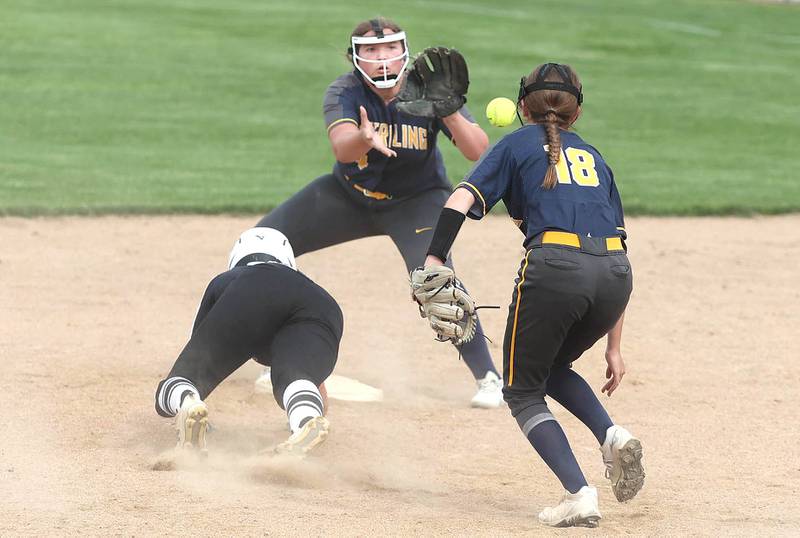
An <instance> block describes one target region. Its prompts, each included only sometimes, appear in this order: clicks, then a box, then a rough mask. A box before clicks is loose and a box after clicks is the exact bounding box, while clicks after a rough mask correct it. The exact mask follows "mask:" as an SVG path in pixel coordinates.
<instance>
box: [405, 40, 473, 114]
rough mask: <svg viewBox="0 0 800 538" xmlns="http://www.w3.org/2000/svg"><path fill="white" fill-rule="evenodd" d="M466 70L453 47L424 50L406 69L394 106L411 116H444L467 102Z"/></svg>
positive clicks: (467, 83) (467, 77)
mask: <svg viewBox="0 0 800 538" xmlns="http://www.w3.org/2000/svg"><path fill="white" fill-rule="evenodd" d="M468 88H469V71H468V70H467V62H466V61H465V60H464V57H463V56H462V55H461V53H460V52H458V51H457V50H456V49H448V48H445V47H432V48H427V49H425V50H424V51H423V52H422V53H421V54H420V55H419V56H417V57H416V59H415V60H414V63H413V65H412V66H411V68H410V69H409V70H408V73H407V75H406V81H405V84H404V85H403V89H402V90H400V93H399V94H398V96H397V109H398V110H400V111H401V112H403V113H405V114H409V115H411V116H424V117H427V118H433V117H437V118H444V117H446V116H449V115H451V114H453V113H455V112H457V111H458V109H459V108H461V107H462V106H464V103H466V102H467V89H468Z"/></svg>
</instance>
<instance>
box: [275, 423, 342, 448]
mask: <svg viewBox="0 0 800 538" xmlns="http://www.w3.org/2000/svg"><path fill="white" fill-rule="evenodd" d="M329 429H330V422H328V419H327V418H325V417H314V418H312V419H311V420H309V421H308V422H306V423H305V424H303V427H302V428H300V429H299V430H297V431H296V432H294V433H293V434H292V435H291V436H290V437H289V439H287V440H286V441H284V442H283V443H281V444H279V445H278V446H276V447H275V453H276V454H291V455H294V456H304V455H306V454H307V453H308V452H309V451H310V450H312V449H313V448H314V447H316V446H319V445H321V444H322V443H324V442H325V439H326V438H327V437H328V430H329Z"/></svg>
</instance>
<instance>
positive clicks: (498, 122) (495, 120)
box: [486, 97, 517, 127]
mask: <svg viewBox="0 0 800 538" xmlns="http://www.w3.org/2000/svg"><path fill="white" fill-rule="evenodd" d="M516 117H517V105H515V104H514V101H512V100H511V99H509V98H507V97H495V98H494V99H492V100H491V101H489V104H488V105H486V118H487V119H488V120H489V123H491V124H492V125H494V126H495V127H507V126H509V125H511V124H512V123H514V119H515V118H516Z"/></svg>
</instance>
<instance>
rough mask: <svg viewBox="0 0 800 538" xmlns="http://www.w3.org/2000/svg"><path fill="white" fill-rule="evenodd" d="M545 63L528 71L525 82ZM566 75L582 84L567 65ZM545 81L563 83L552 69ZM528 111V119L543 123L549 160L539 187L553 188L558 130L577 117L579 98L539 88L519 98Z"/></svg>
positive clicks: (530, 80)
mask: <svg viewBox="0 0 800 538" xmlns="http://www.w3.org/2000/svg"><path fill="white" fill-rule="evenodd" d="M545 65H546V64H542V65H540V66H538V67H537V68H536V69H534V70H533V72H531V74H530V75H528V77H527V78H526V80H525V84H526V85H527V84H531V83H533V82H534V81H535V80H536V79H537V75H538V74H539V71H540V70H541V69H542V68H543V67H544V66H545ZM563 67H564V68H565V69H566V71H567V73H568V74H569V78H570V80H571V82H572V84H573V86H575V87H576V88H580V87H581V83H580V80H579V79H578V75H577V74H576V73H575V71H574V70H573V69H572V68H571V67H570V66H568V65H564V66H563ZM545 81H547V82H562V80H561V77H560V76H559V74H558V73H557V72H556V70H551V71H550V72H549V73H547V76H546V77H545ZM522 103H523V105H524V106H525V109H526V110H527V112H528V114H527V116H528V118H530V119H531V120H533V121H534V122H535V123H541V124H543V125H544V129H545V133H546V135H547V145H548V161H549V165H548V167H547V172H545V175H544V180H543V181H542V187H543V188H545V189H552V188H553V187H555V186H556V184H557V182H558V174H557V172H556V165H558V161H559V159H560V158H561V132H560V131H559V129H569V128H570V126H571V125H572V122H573V121H574V120H575V118H577V111H578V106H579V105H578V99H577V98H576V97H575V96H574V95H572V94H571V93H568V92H565V91H559V90H540V91H534V92H531V93H529V94H527V95H526V96H525V97H524V99H523V100H522Z"/></svg>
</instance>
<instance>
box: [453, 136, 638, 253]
mask: <svg viewBox="0 0 800 538" xmlns="http://www.w3.org/2000/svg"><path fill="white" fill-rule="evenodd" d="M548 166H549V160H548V153H547V136H546V133H545V129H544V127H543V126H541V125H534V124H532V125H526V126H524V127H521V128H519V129H517V130H516V131H514V132H513V133H511V134H509V135H506V136H504V137H503V138H502V139H500V140H499V141H498V142H497V143H496V144H495V145H494V146H493V147H491V148H490V149H489V150H487V151H486V153H484V154H483V156H482V157H481V158H480V160H479V161H478V162H477V163H476V164H475V166H474V167H473V168H472V170H471V171H470V172H469V173H468V174H467V176H466V177H465V178H464V181H462V182H461V183H459V184H458V185H457V186H456V187H457V188H458V187H461V188H465V189H468V190H470V191H471V192H472V193H473V194H474V195H475V199H476V200H475V204H474V205H473V206H472V208H471V209H470V211H469V212H468V214H467V215H468V216H469V217H471V218H473V219H480V218H482V217H483V216H484V215H485V214H486V213H488V212H489V210H490V209H491V208H492V207H493V206H494V205H495V204H496V203H497V202H498V201H500V200H503V202H504V203H505V205H506V208H507V209H508V213H509V215H510V216H511V218H512V219H514V221H515V222H517V224H518V225H519V227H520V230H522V233H524V234H525V243H524V244H525V247H526V248H527V247H528V246H529V245H530V243H531V241H532V240H533V238H535V237H536V236H537V235H539V234H540V233H542V232H543V231H545V230H562V231H565V232H573V233H577V234H581V235H584V236H591V237H615V236H618V237H621V238H622V239H625V238H626V234H625V219H624V216H623V212H622V202H621V200H620V197H619V192H618V191H617V186H616V185H615V183H614V174H613V173H612V172H611V168H609V166H608V165H607V164H606V162H605V160H604V159H603V157H602V155H600V152H598V151H597V150H596V149H595V148H594V147H592V146H591V145H589V144H587V143H586V142H584V141H583V139H581V137H580V136H578V135H577V134H576V133H574V132H571V131H563V130H562V131H561V158H560V160H559V163H558V165H557V171H558V185H557V186H556V187H555V188H554V189H545V188H544V187H542V178H543V177H544V176H545V173H546V172H547V167H548Z"/></svg>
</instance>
